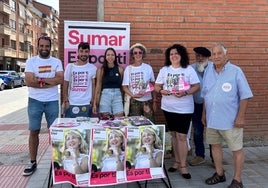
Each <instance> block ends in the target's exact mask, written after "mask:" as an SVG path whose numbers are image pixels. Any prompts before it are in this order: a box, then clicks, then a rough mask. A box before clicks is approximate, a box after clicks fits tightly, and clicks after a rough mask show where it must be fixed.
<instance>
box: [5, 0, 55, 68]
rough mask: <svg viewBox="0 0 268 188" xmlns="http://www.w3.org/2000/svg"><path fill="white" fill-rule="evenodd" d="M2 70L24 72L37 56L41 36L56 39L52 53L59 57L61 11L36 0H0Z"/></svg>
mask: <svg viewBox="0 0 268 188" xmlns="http://www.w3.org/2000/svg"><path fill="white" fill-rule="evenodd" d="M0 20H1V24H0V38H1V42H0V70H15V71H17V72H21V71H24V68H25V62H26V59H27V58H29V57H32V56H34V55H37V39H38V37H39V36H41V35H48V36H50V37H51V39H52V55H53V56H58V24H59V13H58V12H57V11H56V10H54V9H53V8H52V7H49V6H46V5H43V4H41V3H38V2H35V1H32V0H1V1H0Z"/></svg>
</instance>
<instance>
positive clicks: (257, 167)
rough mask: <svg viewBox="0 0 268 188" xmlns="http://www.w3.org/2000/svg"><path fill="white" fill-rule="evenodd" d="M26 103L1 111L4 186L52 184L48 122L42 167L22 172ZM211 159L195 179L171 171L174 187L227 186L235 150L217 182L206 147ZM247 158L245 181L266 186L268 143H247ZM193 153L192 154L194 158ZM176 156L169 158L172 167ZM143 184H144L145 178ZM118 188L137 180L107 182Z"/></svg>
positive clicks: (64, 187)
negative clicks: (212, 180) (211, 182)
mask: <svg viewBox="0 0 268 188" xmlns="http://www.w3.org/2000/svg"><path fill="white" fill-rule="evenodd" d="M27 122H28V119H27V111H26V107H25V108H23V109H20V110H18V111H15V112H12V113H10V114H7V115H4V116H1V115H0V143H1V144H0V187H4V188H13V187H19V188H21V187H27V188H44V187H48V175H49V168H50V161H51V160H50V159H51V150H50V147H49V143H48V134H47V129H46V125H45V124H44V125H43V127H42V130H41V134H40V144H39V152H38V161H37V162H38V167H37V170H36V172H35V173H34V174H33V175H32V176H30V177H24V176H22V172H23V170H24V168H25V166H26V165H27V163H28V162H29V158H28V125H27ZM206 154H207V157H206V159H207V162H206V163H205V164H203V165H201V166H196V167H191V166H189V168H188V170H189V172H190V173H191V175H192V179H191V180H185V179H183V178H182V177H181V175H180V174H179V172H175V173H169V174H168V175H169V178H170V180H171V184H172V186H173V188H178V187H183V188H207V187H211V188H212V187H213V188H214V187H215V188H226V187H227V186H228V185H229V184H230V182H231V180H232V174H233V166H232V154H231V152H230V150H229V149H228V148H224V153H223V159H224V161H223V163H224V168H225V170H226V172H225V173H226V174H225V175H226V178H227V181H226V182H224V183H220V184H217V185H214V186H208V185H206V184H205V183H204V181H205V179H206V178H208V177H210V176H211V175H212V174H213V173H214V168H213V166H212V163H211V162H210V158H209V156H208V154H209V152H208V149H207V150H206ZM245 155H246V161H245V166H244V171H243V184H244V187H246V188H266V187H268V179H267V177H268V146H265V147H246V148H245ZM192 157H193V156H189V157H188V160H190V159H191V158H192ZM173 162H174V159H168V160H165V166H166V168H167V169H168V168H169V167H170V166H171V165H172V164H173ZM141 183H142V187H144V182H141ZM53 187H55V188H71V186H70V184H61V185H54V186H53ZM107 187H117V188H125V187H130V188H135V187H138V184H137V183H131V184H124V185H117V186H107ZM147 187H148V188H150V187H154V188H160V187H161V188H162V187H164V184H163V183H162V181H161V180H154V181H148V185H147Z"/></svg>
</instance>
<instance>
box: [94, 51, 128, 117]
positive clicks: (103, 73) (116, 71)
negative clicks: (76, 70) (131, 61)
mask: <svg viewBox="0 0 268 188" xmlns="http://www.w3.org/2000/svg"><path fill="white" fill-rule="evenodd" d="M104 57H105V59H104V63H103V65H102V66H101V67H100V68H98V70H97V81H96V91H95V98H94V104H93V113H94V114H97V113H98V112H99V113H100V118H102V119H108V118H110V117H111V116H112V117H113V116H114V117H122V116H123V115H124V113H123V99H122V92H121V91H122V78H123V72H124V70H123V68H122V67H121V66H119V65H118V62H117V56H116V51H115V50H114V49H113V48H107V49H106V51H105V53H104Z"/></svg>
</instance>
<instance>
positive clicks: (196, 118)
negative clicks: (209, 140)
mask: <svg viewBox="0 0 268 188" xmlns="http://www.w3.org/2000/svg"><path fill="white" fill-rule="evenodd" d="M193 50H194V52H195V63H194V64H192V66H193V68H194V69H195V71H196V73H197V75H198V78H199V80H200V88H201V87H202V83H203V76H204V74H205V70H206V68H207V67H208V66H211V65H212V62H210V61H209V57H210V56H211V53H210V51H209V50H208V49H207V48H205V47H196V48H194V49H193ZM193 95H194V114H193V117H192V126H193V129H194V133H193V135H194V145H195V155H196V156H195V158H193V159H192V160H191V161H190V162H189V164H190V165H191V166H196V165H200V164H203V163H205V147H204V137H203V134H204V125H203V124H202V122H201V118H202V111H203V98H202V97H201V89H200V90H199V91H198V92H196V93H194V94H193ZM210 156H211V157H212V155H210Z"/></svg>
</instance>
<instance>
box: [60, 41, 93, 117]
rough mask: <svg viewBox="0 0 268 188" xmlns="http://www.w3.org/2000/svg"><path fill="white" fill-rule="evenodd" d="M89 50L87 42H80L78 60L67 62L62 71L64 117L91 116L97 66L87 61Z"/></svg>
mask: <svg viewBox="0 0 268 188" xmlns="http://www.w3.org/2000/svg"><path fill="white" fill-rule="evenodd" d="M89 52H90V46H89V43H87V42H80V44H79V45H78V60H77V61H76V62H75V63H69V64H68V65H67V67H66V70H65V72H64V84H63V101H64V105H65V108H66V111H65V117H69V118H75V117H79V116H82V117H90V116H91V113H92V104H93V99H94V92H95V77H96V70H97V67H96V66H95V65H92V64H90V63H89V62H88V59H89Z"/></svg>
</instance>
